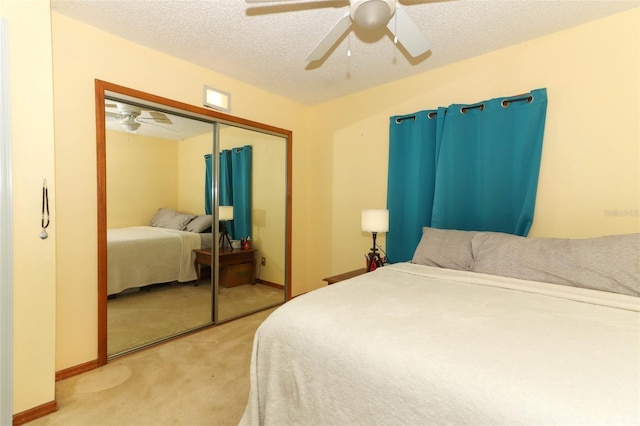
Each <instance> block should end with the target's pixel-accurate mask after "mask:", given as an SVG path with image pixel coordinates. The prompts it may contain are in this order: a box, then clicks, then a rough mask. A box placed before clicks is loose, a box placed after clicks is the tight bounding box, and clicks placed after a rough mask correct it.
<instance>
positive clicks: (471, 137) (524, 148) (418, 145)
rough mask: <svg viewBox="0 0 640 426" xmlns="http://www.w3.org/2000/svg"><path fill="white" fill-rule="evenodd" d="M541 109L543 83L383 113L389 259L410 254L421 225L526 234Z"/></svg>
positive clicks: (533, 190)
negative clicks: (508, 93) (466, 101)
mask: <svg viewBox="0 0 640 426" xmlns="http://www.w3.org/2000/svg"><path fill="white" fill-rule="evenodd" d="M546 108H547V93H546V89H537V90H533V91H531V92H530V93H527V94H524V95H518V96H516V97H509V98H496V99H491V100H488V101H484V102H481V103H478V104H472V105H460V104H453V105H450V106H449V107H448V108H438V110H437V114H433V112H434V111H422V112H419V113H417V114H414V115H415V117H416V118H415V120H413V119H412V118H411V117H413V115H410V116H402V117H399V116H395V117H391V119H390V131H389V136H390V139H389V181H388V192H387V194H388V195H387V208H388V209H389V232H388V234H387V255H388V258H389V260H390V261H391V262H400V261H407V260H410V259H411V257H412V256H413V251H414V250H415V247H416V246H417V244H418V242H419V240H420V237H421V234H422V229H421V228H422V227H423V226H432V227H434V228H443V229H462V230H484V231H499V232H506V233H511V234H515V235H523V236H526V235H527V233H528V232H529V229H530V228H531V224H532V222H533V212H534V206H535V198H536V190H537V184H538V172H539V169H540V156H541V151H542V139H543V135H544V125H545V117H546ZM423 115H426V119H425V118H424V117H423V118H422V119H421V117H422V116H423ZM430 116H431V117H433V118H432V119H431V120H429V117H430ZM434 118H435V119H434ZM413 127H419V128H420V130H415V129H412V128H413ZM405 151H406V152H405ZM416 157H418V158H416ZM416 164H418V165H416ZM416 168H419V170H420V172H419V173H416ZM423 168H424V169H423ZM425 200H426V201H425Z"/></svg>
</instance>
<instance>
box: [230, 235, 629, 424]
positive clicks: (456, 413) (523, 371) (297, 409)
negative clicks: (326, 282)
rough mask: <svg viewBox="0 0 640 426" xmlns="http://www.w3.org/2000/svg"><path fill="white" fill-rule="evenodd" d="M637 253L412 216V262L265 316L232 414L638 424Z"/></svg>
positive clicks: (298, 419) (314, 419)
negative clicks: (446, 225)
mask: <svg viewBox="0 0 640 426" xmlns="http://www.w3.org/2000/svg"><path fill="white" fill-rule="evenodd" d="M639 253H640V234H633V235H621V236H609V237H602V238H594V239H585V240H566V239H533V238H524V237H514V236H511V235H505V234H497V233H477V232H465V231H448V230H434V229H430V228H425V232H424V234H423V238H422V240H421V242H420V245H419V246H418V248H416V253H415V255H414V258H413V260H412V262H407V263H399V264H393V265H387V266H385V267H383V268H378V269H376V270H375V271H374V272H371V273H367V274H364V275H360V276H358V277H355V278H352V279H349V280H347V281H342V282H340V283H337V284H333V285H330V286H327V287H324V288H321V289H318V290H316V291H313V292H310V293H307V294H304V295H301V296H299V297H297V298H295V299H293V300H292V301H290V302H288V303H286V304H285V305H283V306H282V307H280V308H278V309H277V310H276V311H274V312H273V313H272V314H271V315H270V316H269V317H268V318H267V320H266V321H265V322H264V323H263V324H262V325H261V326H260V327H259V329H258V330H257V332H256V335H255V339H254V345H253V353H252V360H251V367H250V383H251V388H250V395H249V401H248V404H247V407H246V410H245V412H244V415H243V417H242V420H241V422H240V423H241V424H243V425H258V424H259V425H303V424H314V425H361V424H362V425H365V424H366V425H396V424H397V425H436V424H438V425H440V424H454V425H459V424H473V425H478V424H482V425H489V424H490V425H507V424H508V425H515V424H529V425H548V424H563V425H568V424H580V425H604V424H607V425H609V424H635V425H637V424H640V297H639V295H640V265H639V264H638V262H639ZM542 278H543V279H544V281H542V280H541V279H542Z"/></svg>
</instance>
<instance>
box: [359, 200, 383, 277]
mask: <svg viewBox="0 0 640 426" xmlns="http://www.w3.org/2000/svg"><path fill="white" fill-rule="evenodd" d="M362 230H363V231H365V232H371V234H372V235H373V247H371V251H370V252H369V254H368V255H367V272H370V271H373V270H374V269H376V268H377V267H379V266H382V265H383V264H384V262H383V261H382V258H381V257H380V253H379V252H378V248H377V246H376V236H377V234H378V232H387V231H388V230H389V210H375V209H366V210H362Z"/></svg>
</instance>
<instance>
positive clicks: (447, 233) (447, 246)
mask: <svg viewBox="0 0 640 426" xmlns="http://www.w3.org/2000/svg"><path fill="white" fill-rule="evenodd" d="M479 233H480V232H477V231H458V230H455V229H436V228H429V227H426V226H425V227H424V228H422V238H421V239H420V243H418V247H416V251H415V252H414V253H413V259H412V260H411V262H413V263H417V264H419V265H427V266H438V267H440V268H448V269H458V270H463V271H468V270H469V269H470V268H471V263H472V262H473V251H472V247H471V241H472V239H473V237H474V236H476V235H477V234H479Z"/></svg>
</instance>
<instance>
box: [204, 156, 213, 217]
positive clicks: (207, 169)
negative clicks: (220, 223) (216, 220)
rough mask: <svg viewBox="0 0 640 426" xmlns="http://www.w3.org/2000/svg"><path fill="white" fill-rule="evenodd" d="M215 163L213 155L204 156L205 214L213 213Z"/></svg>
mask: <svg viewBox="0 0 640 426" xmlns="http://www.w3.org/2000/svg"><path fill="white" fill-rule="evenodd" d="M212 163H213V161H212V158H211V154H207V155H205V156H204V212H205V214H211V213H212V212H213V208H212V206H213V198H212V197H213V191H212V183H213V164H212Z"/></svg>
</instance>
